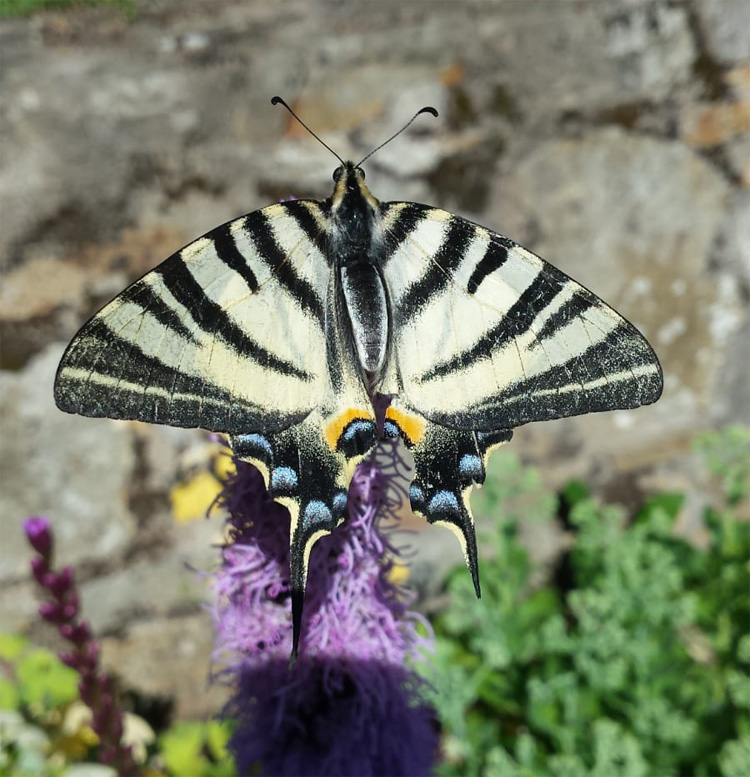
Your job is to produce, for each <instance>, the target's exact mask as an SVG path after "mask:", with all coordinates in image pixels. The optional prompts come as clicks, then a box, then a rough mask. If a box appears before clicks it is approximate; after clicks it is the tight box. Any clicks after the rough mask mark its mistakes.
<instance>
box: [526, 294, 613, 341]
mask: <svg viewBox="0 0 750 777" xmlns="http://www.w3.org/2000/svg"><path fill="white" fill-rule="evenodd" d="M599 304H600V303H598V302H597V300H596V298H595V297H594V296H593V295H587V294H584V293H581V292H580V291H577V292H576V293H575V294H573V296H572V297H571V298H570V299H568V300H566V301H565V302H564V303H563V304H562V305H561V306H560V308H559V309H558V310H556V311H555V312H554V313H553V314H552V315H551V316H549V317H548V318H547V320H546V321H545V322H544V324H543V326H542V327H541V328H540V329H539V331H538V332H537V334H536V336H537V339H538V340H540V341H541V340H546V339H547V338H548V337H551V336H552V335H554V334H555V333H556V332H559V331H560V330H561V329H563V328H564V327H565V326H566V325H567V324H568V323H570V321H572V320H573V319H576V318H581V317H583V315H584V313H586V311H588V310H591V308H595V307H598V306H599Z"/></svg>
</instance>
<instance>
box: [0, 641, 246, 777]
mask: <svg viewBox="0 0 750 777" xmlns="http://www.w3.org/2000/svg"><path fill="white" fill-rule="evenodd" d="M78 681H79V677H78V673H77V672H75V671H73V670H72V669H70V668H69V667H67V666H65V664H63V663H62V662H61V661H60V660H59V659H58V658H57V656H55V654H54V653H52V652H50V651H49V650H43V649H40V648H35V647H33V646H31V645H30V644H29V642H28V640H27V639H26V638H25V637H22V636H20V635H18V634H3V633H0V777H4V775H11V774H12V775H25V776H26V777H57V775H62V774H63V773H64V771H65V769H66V768H67V767H68V766H70V765H72V764H82V763H91V762H96V761H97V758H96V746H97V744H98V740H97V737H96V735H95V734H94V732H93V731H92V730H91V728H90V727H89V723H88V721H89V716H88V712H87V710H86V708H85V707H84V706H83V705H82V703H81V702H80V701H79V698H78ZM137 721H140V722H139V724H136V722H137ZM130 724H132V726H133V728H132V731H133V733H134V734H135V733H136V732H138V731H139V730H141V729H144V728H145V729H147V730H148V731H149V732H150V728H149V727H148V725H147V724H146V723H145V722H144V721H141V720H140V719H138V718H135V716H130V721H129V720H128V719H126V723H125V725H126V729H127V727H128V726H129V725H130ZM150 733H151V735H153V732H150ZM229 736H230V730H229V726H228V725H227V724H226V723H218V722H216V721H209V722H208V723H178V724H176V725H175V726H173V727H172V728H170V729H169V730H167V731H166V732H164V733H163V734H162V735H161V736H160V737H159V741H158V746H157V747H154V746H153V745H152V746H151V747H150V749H147V748H146V744H147V742H148V738H146V740H144V742H143V744H142V745H141V746H140V748H139V749H140V751H141V752H142V758H140V760H141V761H143V762H144V766H148V767H149V769H148V774H149V775H152V776H153V777H159V776H160V775H161V776H162V777H166V776H167V775H175V776H176V777H182V775H186V774H190V775H194V776H195V777H231V776H232V775H234V774H235V769H234V764H233V762H232V759H231V757H230V756H229V754H228V753H227V751H226V743H227V741H228V739H229Z"/></svg>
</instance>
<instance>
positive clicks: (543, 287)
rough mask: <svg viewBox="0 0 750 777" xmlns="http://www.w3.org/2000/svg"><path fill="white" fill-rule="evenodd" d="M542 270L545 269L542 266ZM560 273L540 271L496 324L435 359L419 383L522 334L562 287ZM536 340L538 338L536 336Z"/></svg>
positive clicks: (484, 355)
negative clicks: (454, 351) (446, 356)
mask: <svg viewBox="0 0 750 777" xmlns="http://www.w3.org/2000/svg"><path fill="white" fill-rule="evenodd" d="M545 270H546V268H545ZM564 279H565V276H563V275H562V273H560V274H559V276H558V274H557V273H547V272H546V271H545V272H541V273H539V275H537V277H536V278H535V279H534V281H533V282H532V283H531V284H530V285H529V286H528V288H527V289H526V290H525V291H524V292H523V294H521V296H520V297H519V298H518V299H517V300H516V302H515V303H514V304H513V305H512V306H511V307H510V309H509V310H508V312H507V313H506V314H505V316H503V318H502V319H501V320H500V322H499V323H497V324H496V325H495V326H494V327H492V328H491V329H488V330H487V331H486V332H485V333H484V334H483V335H482V337H480V338H479V340H477V341H476V342H475V343H474V344H473V345H472V346H470V347H469V348H466V349H465V350H463V351H461V352H460V353H457V354H455V356H452V357H451V358H450V359H446V360H445V361H443V362H439V363H438V364H436V365H435V366H433V367H431V368H430V369H429V370H427V372H425V373H423V374H422V375H420V376H419V377H418V378H417V380H418V381H419V382H423V381H428V380H434V379H435V378H440V377H443V376H445V375H450V374H451V373H453V372H456V371H458V370H460V369H462V368H465V367H467V366H469V365H470V364H472V363H473V362H474V361H476V360H477V359H486V358H489V357H490V356H491V354H492V353H493V351H497V350H500V349H502V348H503V347H504V346H505V345H506V344H507V343H509V342H510V341H511V340H513V339H515V338H516V337H520V336H521V335H524V334H526V332H528V331H529V330H530V329H531V327H532V325H533V324H534V321H536V320H537V317H538V316H539V315H540V314H542V313H543V311H544V310H545V308H547V307H548V306H549V305H550V304H551V303H552V302H553V301H554V299H555V297H557V295H558V294H559V293H560V292H561V291H562V289H563V288H564V286H565V280H564ZM537 341H539V337H538V336H537Z"/></svg>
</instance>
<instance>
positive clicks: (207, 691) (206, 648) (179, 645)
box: [102, 612, 228, 720]
mask: <svg viewBox="0 0 750 777" xmlns="http://www.w3.org/2000/svg"><path fill="white" fill-rule="evenodd" d="M213 634H214V630H213V624H212V623H211V617H210V615H209V614H208V613H207V612H202V613H196V614H191V615H186V616H180V617H172V618H162V619H159V620H153V621H136V622H134V623H133V624H132V625H131V626H130V627H129V628H128V630H127V633H126V634H125V636H124V637H122V638H114V637H112V638H106V639H104V640H103V641H102V661H103V663H104V666H108V667H110V668H112V669H114V670H115V671H116V672H117V674H118V676H119V677H121V678H122V679H123V681H124V684H125V687H131V688H137V689H138V691H139V692H140V693H142V694H147V695H152V696H157V697H164V698H171V699H174V702H175V710H174V712H175V716H176V717H177V718H192V719H203V720H208V719H210V718H213V717H214V716H215V715H216V713H217V711H218V710H220V709H221V708H222V706H223V704H224V702H225V701H226V700H227V699H228V690H227V689H226V688H225V687H224V686H222V685H221V684H218V683H215V684H212V683H210V682H209V677H210V671H211V651H212V648H213Z"/></svg>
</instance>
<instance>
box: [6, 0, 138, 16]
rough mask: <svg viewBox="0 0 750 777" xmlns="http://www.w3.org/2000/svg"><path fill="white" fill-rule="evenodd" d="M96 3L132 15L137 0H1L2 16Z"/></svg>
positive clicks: (72, 7) (93, 4)
mask: <svg viewBox="0 0 750 777" xmlns="http://www.w3.org/2000/svg"><path fill="white" fill-rule="evenodd" d="M95 5H105V6H112V7H114V8H117V9H118V10H120V11H122V12H124V13H125V14H127V15H128V16H132V14H133V13H134V10H135V0H0V18H9V17H13V16H29V15H31V14H33V13H36V12H37V11H62V10H66V9H68V8H70V9H75V8H80V7H85V6H95Z"/></svg>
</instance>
